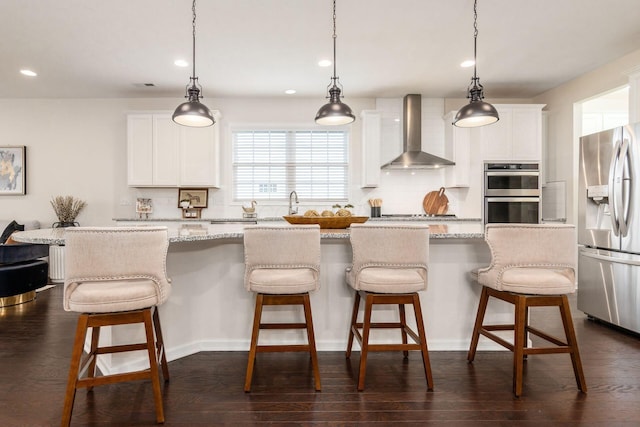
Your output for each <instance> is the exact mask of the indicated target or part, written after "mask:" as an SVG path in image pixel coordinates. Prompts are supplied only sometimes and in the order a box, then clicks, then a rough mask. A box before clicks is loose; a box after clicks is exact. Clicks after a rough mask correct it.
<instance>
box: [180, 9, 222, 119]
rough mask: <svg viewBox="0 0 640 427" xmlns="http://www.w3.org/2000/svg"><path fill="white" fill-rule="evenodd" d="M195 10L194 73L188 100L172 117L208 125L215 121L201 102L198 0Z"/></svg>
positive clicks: (190, 81)
mask: <svg viewBox="0 0 640 427" xmlns="http://www.w3.org/2000/svg"><path fill="white" fill-rule="evenodd" d="M191 10H192V12H193V21H192V28H193V75H192V76H191V77H190V78H189V84H188V85H187V89H186V95H185V98H187V99H188V101H187V102H183V103H182V104H180V105H178V108H176V111H174V112H173V116H172V119H173V121H174V122H176V123H178V124H179V125H183V126H189V127H206V126H211V125H213V124H214V123H215V120H214V119H213V114H211V110H209V109H208V108H207V106H206V105H204V104H203V103H201V102H200V99H201V98H202V95H201V92H202V86H200V84H199V83H198V78H197V77H196V0H193V4H192V6H191Z"/></svg>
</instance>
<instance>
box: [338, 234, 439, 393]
mask: <svg viewBox="0 0 640 427" xmlns="http://www.w3.org/2000/svg"><path fill="white" fill-rule="evenodd" d="M350 235H351V247H352V249H353V263H352V266H351V267H350V268H348V269H347V283H348V284H349V285H350V286H351V287H352V288H353V289H355V291H356V293H355V302H354V304H353V312H352V315H351V326H350V329H349V339H348V344H347V359H348V358H350V357H351V348H352V346H353V338H354V337H355V338H356V339H357V340H358V342H359V343H360V348H361V350H360V369H359V374H358V391H363V390H364V381H365V373H366V370H367V355H368V353H369V351H402V352H403V354H404V358H405V359H407V358H408V355H409V350H419V351H420V352H421V353H422V364H423V366H424V373H425V376H426V378H427V388H428V389H429V390H433V378H432V374H431V364H430V363H429V351H428V349H427V338H426V334H425V330H424V322H423V320H422V309H421V308H420V296H419V294H418V291H421V290H424V289H426V287H427V271H428V259H429V227H428V226H426V225H402V226H397V225H368V224H352V225H351V233H350ZM360 299H364V301H365V306H364V319H363V321H362V322H358V321H357V318H358V309H359V305H360ZM377 304H398V311H399V317H400V320H399V322H372V321H371V314H372V311H373V307H374V305H377ZM406 304H410V305H412V306H413V311H414V314H415V319H416V327H417V333H416V332H415V331H413V330H412V329H411V328H410V327H409V326H408V325H407V321H406V315H405V305H406ZM376 328H382V329H388V328H398V329H400V333H401V338H402V343H401V344H369V337H370V332H371V329H376ZM360 330H362V332H360ZM408 336H409V337H411V338H412V340H413V341H414V342H413V343H408V340H407V337H408Z"/></svg>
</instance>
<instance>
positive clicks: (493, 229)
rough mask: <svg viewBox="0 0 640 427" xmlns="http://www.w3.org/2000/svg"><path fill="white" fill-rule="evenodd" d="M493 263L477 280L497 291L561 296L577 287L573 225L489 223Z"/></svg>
mask: <svg viewBox="0 0 640 427" xmlns="http://www.w3.org/2000/svg"><path fill="white" fill-rule="evenodd" d="M485 233H486V234H485V240H486V242H487V244H488V245H489V248H490V249H491V265H489V266H488V267H485V268H481V269H479V270H478V283H480V284H481V285H483V286H488V287H490V288H493V289H495V290H498V291H508V292H517V293H521V294H537V295H559V294H569V293H573V292H574V291H575V290H576V280H575V271H576V261H577V257H578V255H577V250H578V249H577V248H578V247H577V244H576V231H575V227H574V226H572V225H564V224H563V225H546V224H545V225H539V224H517V225H514V224H487V226H486V229H485Z"/></svg>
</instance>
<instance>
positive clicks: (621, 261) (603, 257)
mask: <svg viewBox="0 0 640 427" xmlns="http://www.w3.org/2000/svg"><path fill="white" fill-rule="evenodd" d="M580 255H582V256H586V257H588V258H593V259H597V260H600V261H606V262H612V263H616V264H626V265H636V266H640V261H633V260H630V259H623V258H614V257H610V256H606V255H598V254H594V253H591V252H586V251H580Z"/></svg>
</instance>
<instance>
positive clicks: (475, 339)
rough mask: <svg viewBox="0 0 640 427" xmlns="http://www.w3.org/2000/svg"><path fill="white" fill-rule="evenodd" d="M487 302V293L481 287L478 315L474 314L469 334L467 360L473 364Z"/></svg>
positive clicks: (485, 289) (484, 288)
mask: <svg viewBox="0 0 640 427" xmlns="http://www.w3.org/2000/svg"><path fill="white" fill-rule="evenodd" d="M488 302H489V292H487V288H486V287H484V286H483V287H482V293H481V294H480V302H479V303H478V313H477V314H476V323H475V325H474V326H473V333H472V334H471V345H470V346H469V353H468V354H467V360H468V361H469V362H473V359H475V357H476V349H477V348H478V340H479V338H480V329H482V322H483V321H484V314H485V313H486V311H487V303H488Z"/></svg>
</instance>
